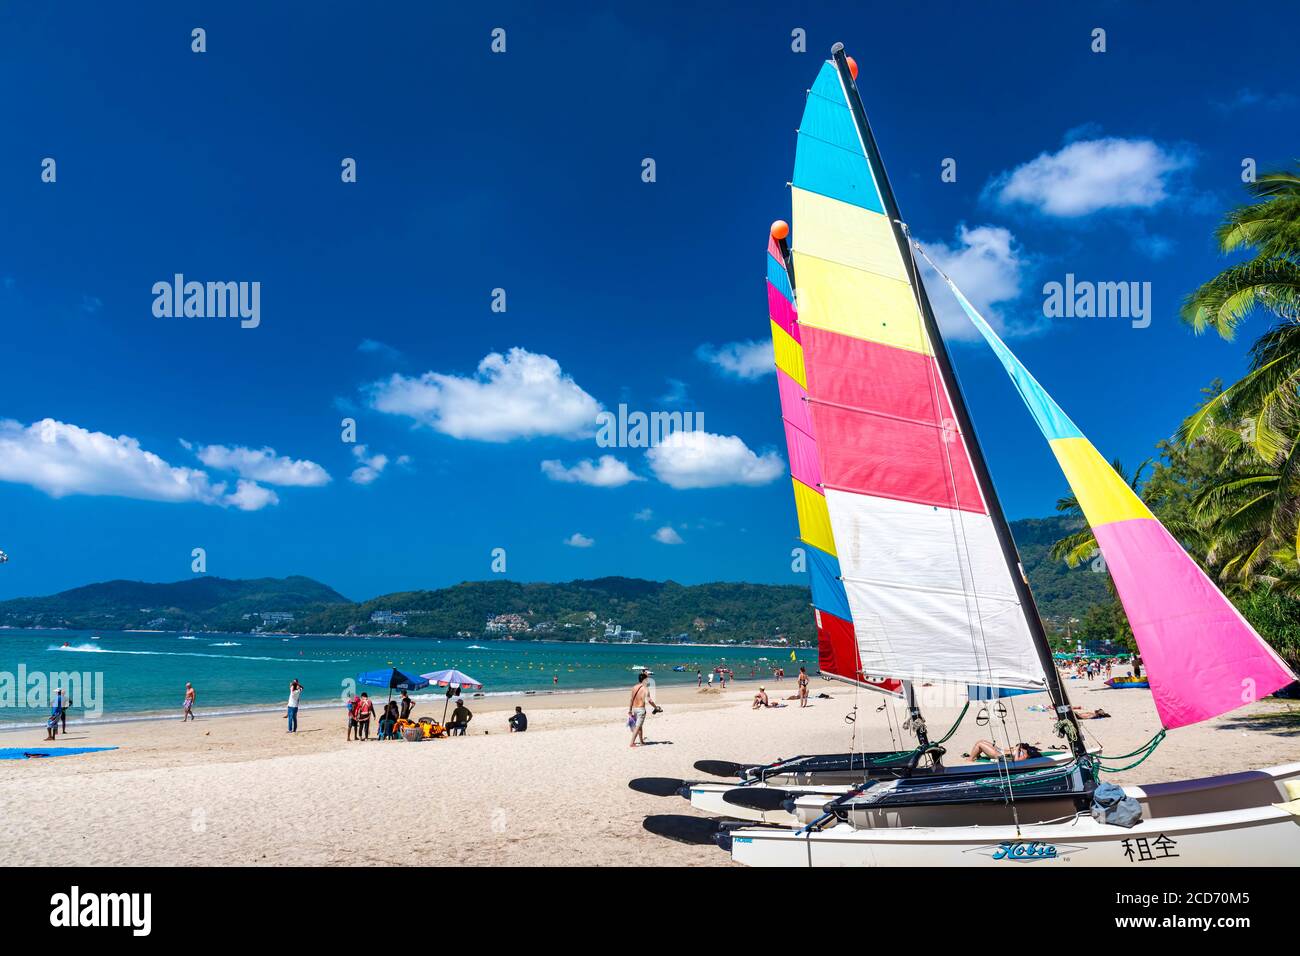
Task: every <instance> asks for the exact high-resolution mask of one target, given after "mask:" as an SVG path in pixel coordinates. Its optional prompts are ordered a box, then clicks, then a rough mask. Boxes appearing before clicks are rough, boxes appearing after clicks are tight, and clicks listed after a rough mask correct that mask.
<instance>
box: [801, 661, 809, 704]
mask: <svg viewBox="0 0 1300 956" xmlns="http://www.w3.org/2000/svg"><path fill="white" fill-rule="evenodd" d="M799 706H800V707H807V706H808V668H806V667H801V668H799Z"/></svg>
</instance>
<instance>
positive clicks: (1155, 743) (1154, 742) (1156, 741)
mask: <svg viewBox="0 0 1300 956" xmlns="http://www.w3.org/2000/svg"><path fill="white" fill-rule="evenodd" d="M1165 733H1166V731H1164V730H1161V731H1160V733H1158V734H1156V735H1155V736H1154V737H1152V738H1151V739H1150V740H1148V741H1147V742H1146V743H1144V744H1143V745H1142V746H1141V747H1139V748H1138V749H1137V750H1134V751H1132V752H1131V753H1126V754H1114V755H1107V754H1098V755H1097V769H1099V770H1104V771H1106V772H1107V773H1121V772H1123V771H1125V770H1132V769H1133V768H1134V767H1136V766H1138V764H1140V763H1142V762H1143V761H1144V760H1146V759H1147V758H1148V757H1150V756H1151V755H1152V754H1153V753H1155V752H1156V748H1157V747H1159V746H1160V743H1161V741H1163V740H1164V739H1165ZM1138 754H1141V755H1142V756H1140V757H1138ZM1129 757H1137V758H1138V759H1137V760H1135V761H1133V762H1132V763H1130V764H1125V765H1124V766H1122V767H1108V766H1106V765H1105V764H1104V763H1102V761H1103V760H1127V759H1128V758H1129Z"/></svg>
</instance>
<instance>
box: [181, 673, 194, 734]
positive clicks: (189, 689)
mask: <svg viewBox="0 0 1300 956" xmlns="http://www.w3.org/2000/svg"><path fill="white" fill-rule="evenodd" d="M194 696H195V695H194V685H193V684H191V683H190V682H189V681H186V682H185V703H184V704H182V705H181V706H182V707H183V708H184V710H183V711H182V713H181V723H182V724H183V723H185V721H187V720H193V719H194Z"/></svg>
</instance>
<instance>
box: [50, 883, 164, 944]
mask: <svg viewBox="0 0 1300 956" xmlns="http://www.w3.org/2000/svg"><path fill="white" fill-rule="evenodd" d="M50 925H51V926H59V927H68V928H75V927H79V926H86V927H101V926H125V927H130V929H131V935H132V936H148V935H149V931H150V930H151V929H152V927H153V894H151V893H82V892H81V888H80V887H77V886H74V887H73V888H72V890H71V891H70V892H68V893H55V894H54V895H53V896H51V897H50Z"/></svg>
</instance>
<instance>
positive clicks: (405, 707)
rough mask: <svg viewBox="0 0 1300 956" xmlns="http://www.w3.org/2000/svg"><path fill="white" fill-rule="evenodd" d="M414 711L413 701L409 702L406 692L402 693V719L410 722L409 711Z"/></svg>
mask: <svg viewBox="0 0 1300 956" xmlns="http://www.w3.org/2000/svg"><path fill="white" fill-rule="evenodd" d="M414 709H415V701H413V700H411V698H410V695H409V694H407V693H406V691H402V719H403V720H410V719H411V711H412V710H414Z"/></svg>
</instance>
